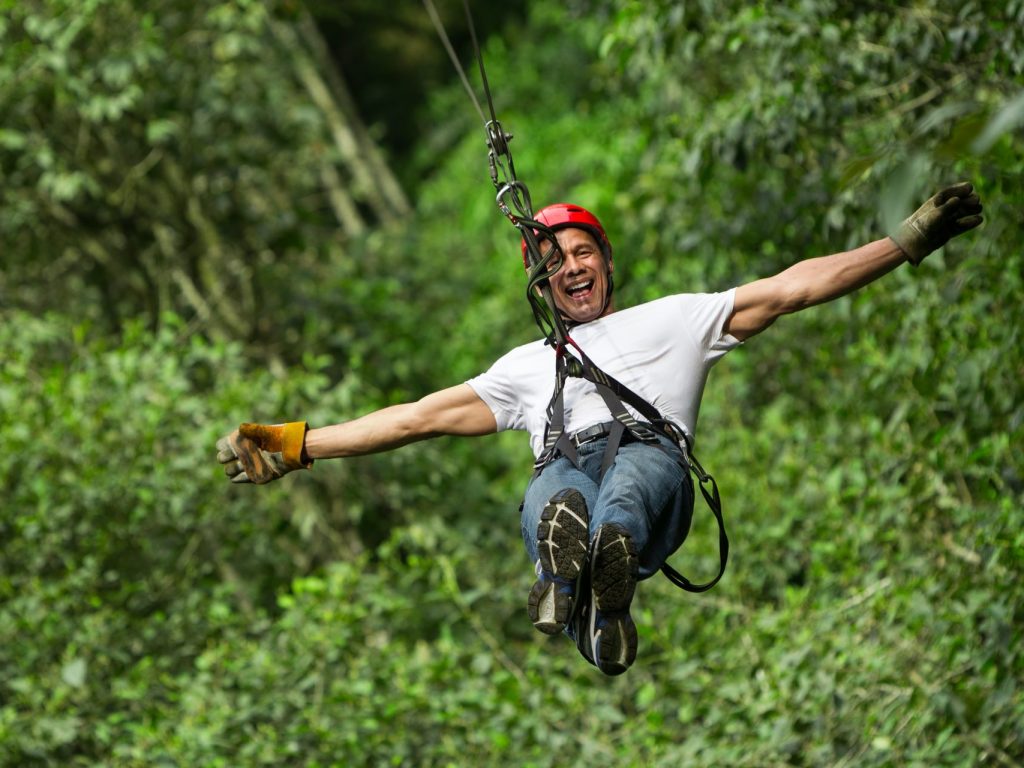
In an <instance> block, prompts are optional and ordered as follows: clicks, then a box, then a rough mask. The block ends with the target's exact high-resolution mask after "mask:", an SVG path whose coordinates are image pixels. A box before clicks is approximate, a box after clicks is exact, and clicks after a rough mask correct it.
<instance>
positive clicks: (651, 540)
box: [522, 437, 693, 579]
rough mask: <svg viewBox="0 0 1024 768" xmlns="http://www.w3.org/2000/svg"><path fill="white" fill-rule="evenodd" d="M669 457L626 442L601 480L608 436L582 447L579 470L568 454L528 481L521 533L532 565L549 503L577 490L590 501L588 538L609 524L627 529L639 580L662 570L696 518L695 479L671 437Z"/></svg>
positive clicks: (665, 440)
mask: <svg viewBox="0 0 1024 768" xmlns="http://www.w3.org/2000/svg"><path fill="white" fill-rule="evenodd" d="M659 439H660V440H661V442H662V444H663V445H665V446H668V447H670V452H669V453H666V452H665V451H663V450H661V449H660V448H658V447H657V446H654V445H647V444H646V443H641V442H628V443H624V444H623V445H620V446H619V452H618V454H617V455H616V457H615V463H614V464H613V465H612V466H611V467H610V468H609V469H608V472H607V474H605V477H604V480H603V481H599V480H598V476H599V474H600V472H601V459H602V458H603V457H604V449H605V446H606V445H607V444H608V438H602V439H600V440H594V441H593V442H590V443H584V444H583V445H581V446H580V447H579V461H580V469H577V468H576V467H574V466H573V464H572V462H571V461H569V460H568V459H567V458H565V457H564V456H559V457H558V458H557V459H556V460H555V461H553V462H551V463H550V464H548V465H547V467H545V469H544V471H543V472H541V474H540V476H539V477H534V478H532V479H531V480H530V483H529V485H528V486H527V488H526V497H525V498H524V499H523V510H522V532H523V542H524V543H525V544H526V552H527V554H528V555H529V557H530V563H531V564H533V563H536V562H537V524H538V523H539V522H540V515H541V512H542V511H543V510H544V506H545V505H546V504H547V503H548V500H549V499H550V498H551V497H552V496H554V495H555V494H556V493H557V492H558V491H560V490H562V489H563V488H575V489H576V490H578V491H579V492H580V493H582V494H583V497H584V498H585V499H586V500H587V510H588V511H589V512H590V535H591V536H593V535H594V533H596V532H597V529H598V526H601V525H604V524H605V523H618V524H620V525H621V526H623V527H624V528H625V529H626V530H627V531H628V532H629V535H630V536H631V537H632V538H633V543H634V544H636V548H637V552H639V553H640V578H641V579H647V578H650V577H651V576H653V575H654V574H655V573H657V572H658V569H660V568H661V566H662V564H663V563H664V562H665V561H666V560H667V559H668V558H669V557H670V556H671V555H672V553H673V552H675V551H676V550H677V549H679V546H680V545H681V544H682V543H683V540H684V539H685V538H686V534H687V533H689V530H690V521H691V519H692V518H693V480H692V479H691V478H690V473H689V471H687V470H686V469H684V468H683V467H681V466H680V465H679V462H678V461H677V457H678V455H679V451H678V448H676V446H675V445H674V444H673V443H672V441H671V440H669V439H668V438H664V437H661V438H659Z"/></svg>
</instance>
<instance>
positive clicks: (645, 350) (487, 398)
mask: <svg viewBox="0 0 1024 768" xmlns="http://www.w3.org/2000/svg"><path fill="white" fill-rule="evenodd" d="M735 293H736V290H735V289H732V290H729V291H724V292H722V293H683V294H677V295H674V296H666V297H664V298H661V299H656V300H655V301H651V302H648V303H646V304H641V305H639V306H637V307H631V308H629V309H624V310H621V311H618V312H613V313H611V314H610V315H605V316H604V317H602V318H599V319H597V320H594V321H592V322H589V323H585V324H583V325H579V326H576V327H575V328H573V329H572V330H570V331H569V336H570V337H571V338H572V339H573V340H574V341H575V342H576V343H577V344H579V346H580V348H581V349H582V350H583V351H584V352H585V353H586V354H587V356H588V357H589V358H590V359H591V360H593V361H594V363H595V364H596V365H597V366H598V367H599V368H601V369H602V370H603V371H605V372H606V373H608V374H609V375H611V376H613V377H614V378H616V379H618V380H619V381H620V382H622V383H623V384H624V385H626V386H627V387H629V388H630V389H631V390H633V391H634V392H636V394H638V395H640V397H642V398H643V399H644V400H646V401H647V402H649V403H650V404H651V405H653V406H654V407H655V408H657V409H658V411H660V412H661V414H662V416H664V417H665V418H667V419H670V420H672V421H674V422H675V423H677V424H679V425H680V426H682V427H683V428H684V429H685V430H686V431H687V433H688V434H689V435H691V436H693V435H694V433H695V430H696V426H697V412H698V411H699V409H700V399H701V396H702V395H703V394H704V384H705V382H706V381H707V377H708V372H709V371H710V370H711V366H712V365H714V364H715V363H716V362H718V360H719V359H721V357H722V356H723V355H724V354H725V353H726V352H728V351H729V350H730V349H732V348H733V347H735V346H736V345H737V344H739V343H740V342H739V340H738V339H737V338H735V337H734V336H732V335H730V334H727V333H725V332H724V331H723V328H724V326H725V323H726V321H727V320H728V319H729V317H730V316H731V315H732V310H733V303H734V300H735ZM466 383H467V384H469V386H471V387H472V388H473V390H474V391H475V392H476V393H477V395H479V396H480V399H482V400H483V401H484V402H485V403H486V404H487V406H488V407H489V408H490V409H491V412H492V413H493V414H494V420H495V421H496V422H497V424H498V431H502V430H506V429H522V430H526V431H528V432H529V433H530V445H531V447H532V448H533V452H534V455H535V456H539V455H540V453H541V451H542V450H543V447H544V428H545V426H546V425H547V406H548V402H549V401H550V400H551V395H552V393H553V391H554V387H555V353H554V350H552V349H551V347H549V346H546V345H545V344H544V342H543V340H538V341H535V342H532V343H530V344H524V345H523V346H521V347H516V348H515V349H513V350H512V351H511V352H509V353H507V354H506V355H504V356H502V357H501V358H500V359H498V361H497V362H495V363H494V365H492V366H491V367H490V369H489V370H488V371H487V372H486V373H483V374H481V375H480V376H477V377H475V378H473V379H470V380H469V381H468V382H466ZM631 410H632V409H631ZM634 415H638V414H636V413H635V412H634ZM610 419H611V414H610V413H609V412H608V407H607V406H606V405H605V403H604V400H603V399H601V395H600V394H598V392H597V389H596V387H594V385H593V384H591V383H590V382H589V381H585V380H583V379H579V378H574V377H570V378H569V379H567V380H566V383H565V425H566V429H567V431H569V432H576V431H578V430H581V429H585V428H586V427H589V426H592V425H594V424H599V423H601V422H605V421H609V420H610Z"/></svg>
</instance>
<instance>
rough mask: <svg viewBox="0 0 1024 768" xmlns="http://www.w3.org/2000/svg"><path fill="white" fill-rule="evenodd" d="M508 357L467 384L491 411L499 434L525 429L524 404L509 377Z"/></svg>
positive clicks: (501, 359)
mask: <svg viewBox="0 0 1024 768" xmlns="http://www.w3.org/2000/svg"><path fill="white" fill-rule="evenodd" d="M507 357H508V356H507V355H506V356H505V357H502V358H500V359H499V360H498V361H497V362H495V363H494V365H492V366H491V367H490V368H489V369H487V371H486V372H484V373H481V374H480V375H479V376H474V377H473V378H472V379H469V380H468V381H467V382H466V383H467V384H468V385H469V386H470V387H471V388H472V389H473V391H474V392H476V394H477V395H478V396H479V398H480V399H481V400H483V401H484V403H485V404H486V405H487V407H488V408H490V409H491V413H492V414H494V421H495V423H496V424H497V425H498V431H499V432H502V431H504V430H506V429H523V428H524V427H523V423H524V418H523V404H522V400H521V398H520V396H519V394H518V392H517V390H516V388H515V387H514V385H513V381H512V377H511V376H510V375H509V366H508V361H507V359H506V358H507Z"/></svg>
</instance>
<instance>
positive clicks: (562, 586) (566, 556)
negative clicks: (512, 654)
mask: <svg viewBox="0 0 1024 768" xmlns="http://www.w3.org/2000/svg"><path fill="white" fill-rule="evenodd" d="M589 525H590V517H589V515H588V514H587V502H586V500H585V499H584V498H583V494H581V493H580V492H579V491H577V490H576V489H575V488H566V489H564V490H562V491H559V492H558V493H556V494H555V495H554V496H552V497H551V500H550V501H549V502H548V503H547V505H546V506H545V507H544V511H543V512H542V513H541V516H540V523H538V525H537V555H538V558H539V559H538V560H537V581H536V583H535V584H534V585H533V588H532V589H531V590H530V597H529V600H528V601H527V610H528V612H529V614H530V621H532V622H533V626H535V627H536V628H537V629H538V630H540V631H541V632H543V633H544V634H546V635H557V634H558V633H560V632H561V631H562V630H564V629H565V625H566V624H567V623H568V621H569V619H570V617H571V616H572V613H573V605H574V604H575V602H576V590H577V586H578V584H577V582H578V581H579V577H580V574H581V573H582V572H583V566H584V565H585V564H586V562H587V536H588V534H589V530H590V529H589Z"/></svg>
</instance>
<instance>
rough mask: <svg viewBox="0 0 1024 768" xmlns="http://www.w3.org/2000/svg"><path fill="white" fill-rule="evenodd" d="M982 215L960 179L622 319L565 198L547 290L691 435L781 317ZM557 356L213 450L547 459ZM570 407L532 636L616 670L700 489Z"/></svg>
mask: <svg viewBox="0 0 1024 768" xmlns="http://www.w3.org/2000/svg"><path fill="white" fill-rule="evenodd" d="M981 211H982V206H981V203H980V200H979V198H978V195H977V194H975V193H974V191H973V187H972V186H971V185H970V184H969V183H966V182H963V183H960V184H956V185H954V186H951V187H948V188H946V189H944V190H942V191H941V192H939V193H938V194H936V195H935V196H934V197H932V198H931V199H929V200H928V201H927V202H926V203H925V204H924V205H923V206H922V207H921V208H920V209H918V210H917V211H916V212H915V213H914V214H913V215H912V216H910V218H908V219H907V220H906V221H904V222H903V224H902V225H901V226H900V227H899V229H898V230H897V231H896V232H895V233H894V234H893V235H892V237H885V238H882V239H880V240H876V241H874V242H872V243H868V244H867V245H863V246H861V247H859V248H855V249H854V250H852V251H847V252H843V253H837V254H833V255H831V256H823V257H819V258H812V259H807V260H804V261H800V262H798V263H797V264H795V265H793V266H791V267H789V268H788V269H786V270H784V271H782V272H780V273H779V274H777V275H775V276H774V277H769V278H765V279H762V280H757V281H754V282H752V283H748V284H746V285H742V286H740V287H738V288H734V289H731V290H729V291H726V292H723V293H718V294H678V295H673V296H667V297H664V298H662V299H658V300H655V301H652V302H648V303H646V304H642V305H640V306H638V307H633V308H630V309H625V310H621V311H616V308H615V304H614V299H613V273H614V262H613V260H612V248H611V244H610V242H609V241H608V238H607V235H606V233H605V231H604V228H603V227H602V226H601V224H600V222H599V221H598V219H597V218H596V217H595V216H594V215H593V214H591V213H590V212H589V211H586V210H585V209H583V208H580V207H579V206H574V205H568V204H557V205H553V206H548V207H547V208H545V209H543V210H542V211H541V212H540V213H539V214H538V215H537V220H538V221H539V222H540V223H542V224H544V225H546V226H548V227H549V228H550V229H551V231H552V232H553V233H554V236H555V238H556V239H557V241H558V245H559V246H560V249H561V251H562V253H563V255H564V260H563V263H562V266H561V268H560V269H559V271H558V272H557V273H556V274H555V275H553V276H552V277H551V278H550V285H551V290H552V294H553V296H554V300H555V303H556V305H557V307H558V309H559V311H560V312H561V314H562V317H563V320H564V321H565V324H566V325H567V326H568V327H570V328H571V335H572V338H573V341H574V342H575V343H576V344H578V345H579V348H580V349H582V350H583V351H584V352H585V353H586V355H587V356H588V357H589V358H590V359H591V360H593V361H594V362H595V363H596V364H597V365H598V366H600V368H601V369H602V370H603V371H605V372H607V373H608V374H610V375H611V376H613V377H615V378H616V379H617V380H619V381H620V382H621V383H622V384H624V385H625V386H626V387H628V388H629V389H630V390H632V391H634V392H636V393H637V394H638V395H639V396H640V397H641V398H643V399H645V400H646V401H647V402H649V403H650V404H651V405H653V406H654V408H656V409H657V410H658V411H659V412H660V413H661V414H662V416H663V417H665V418H666V419H669V420H671V421H672V422H674V423H676V424H678V425H679V426H680V427H681V428H682V430H683V431H684V432H685V433H687V435H688V436H690V437H692V435H693V434H694V430H695V427H696V420H697V412H698V409H699V405H700V398H701V395H702V393H703V389H704V384H705V381H706V379H707V375H708V372H709V370H710V368H711V366H712V365H714V363H715V362H717V361H718V360H719V359H721V357H722V356H723V355H724V354H725V353H726V352H727V351H728V350H730V349H732V348H733V347H735V346H736V345H738V344H739V343H741V342H742V341H744V340H746V339H748V338H750V337H751V336H754V335H756V334H758V333H760V332H761V331H763V330H764V329H765V328H767V327H768V326H770V325H771V324H772V323H773V322H775V320H777V319H778V318H779V317H781V316H782V315H786V314H790V313H793V312H797V311H799V310H801V309H805V308H807V307H811V306H814V305H816V304H821V303H824V302H827V301H831V300H832V299H835V298H838V297H840V296H843V295H845V294H847V293H850V292H851V291H854V290H856V289H857V288H860V287H861V286H863V285H866V284H867V283H870V282H871V281H873V280H876V279H878V278H879V277H881V276H882V275H884V274H886V273H888V272H890V271H892V270H893V269H895V268H896V267H897V266H899V265H900V264H902V263H903V262H904V261H910V262H911V263H912V264H914V265H915V266H916V265H918V264H919V263H920V262H921V260H922V259H923V258H924V257H925V256H927V255H928V254H929V253H931V252H932V251H933V250H935V249H937V248H939V247H941V246H942V245H944V244H945V243H946V242H947V241H948V240H949V239H950V238H951V237H954V236H955V235H958V234H961V233H963V232H966V231H968V230H969V229H972V228H974V227H976V226H978V225H979V224H980V223H981V221H982V216H981ZM524 249H525V245H524ZM552 360H553V352H552V350H551V349H550V348H549V347H548V346H546V345H545V344H544V343H543V342H542V341H537V342H534V343H532V344H526V345H524V346H521V347H518V348H516V349H514V350H512V351H511V352H509V353H508V354H506V355H504V356H503V357H502V358H501V359H499V360H498V361H497V362H496V363H495V364H494V365H493V366H492V367H491V368H490V369H489V370H488V371H487V372H486V373H484V374H482V375H480V376H477V377H475V378H473V379H471V380H469V381H468V382H466V383H464V384H459V385H457V386H454V387H451V388H449V389H444V390H441V391H439V392H435V393H433V394H430V395H427V396H426V397H424V398H423V399H421V400H419V401H418V402H415V403H405V404H401V405H394V406H391V407H388V408H384V409H382V410H379V411H376V412H373V413H370V414H367V415H365V416H362V417H361V418H358V419H355V420H353V421H350V422H346V423H343V424H335V425H333V426H328V427H322V428H319V429H307V426H306V424H305V422H294V423H291V424H285V425H257V424H243V425H242V426H241V427H240V428H239V430H236V431H235V432H232V433H231V434H230V435H228V436H226V437H224V438H222V439H221V440H220V441H219V442H218V445H217V447H218V451H219V452H218V460H219V461H220V462H221V463H223V464H224V465H225V467H224V469H225V472H226V474H227V475H228V476H229V477H230V478H231V480H232V482H235V483H238V482H256V483H265V482H269V481H271V480H274V479H277V478H279V477H281V476H282V475H284V474H286V473H287V472H290V471H292V470H294V469H299V468H304V467H305V468H308V467H309V466H311V465H312V462H313V461H314V460H316V459H328V458H341V457H347V456H359V455H363V454H369V453H376V452H380V451H386V450H391V449H394V448H399V447H401V446H403V445H407V444H409V443H412V442H415V441H418V440H424V439H426V438H430V437H435V436H438V435H466V436H470V435H485V434H490V433H493V432H496V431H499V430H504V429H521V430H526V431H528V432H529V434H530V440H531V444H532V446H533V449H534V453H535V454H536V455H537V456H538V457H540V456H541V455H542V453H544V448H545V445H544V443H545V432H546V429H547V427H548V413H549V411H548V405H549V399H550V398H551V392H552V384H553V382H552V375H551V374H552V371H553V370H554V365H553V364H552ZM562 412H563V415H564V425H565V430H566V432H567V433H568V434H570V435H571V436H572V437H571V440H570V442H571V443H572V446H573V448H574V450H572V449H570V450H569V451H563V452H558V453H556V455H552V456H548V457H545V458H548V459H550V460H549V461H547V463H545V464H544V465H543V466H542V468H541V469H540V471H538V472H537V473H535V475H534V477H533V478H532V479H531V480H530V482H529V484H528V486H527V489H526V494H525V498H524V502H523V510H522V533H523V539H524V543H525V545H526V549H527V552H528V554H529V557H530V561H531V563H533V564H534V567H535V570H536V574H537V580H536V582H535V583H534V585H533V587H532V588H531V591H530V595H529V599H528V612H529V615H530V618H531V620H532V621H533V623H534V626H536V627H537V629H538V630H540V631H542V632H545V633H547V634H557V633H560V632H562V631H566V632H567V633H568V634H569V635H570V636H571V637H574V639H575V640H576V644H577V647H578V648H579V650H580V652H581V653H582V654H583V656H584V657H585V658H586V659H587V660H588V661H590V662H591V663H592V664H594V665H595V666H597V667H598V668H599V669H600V670H601V671H602V672H604V673H605V674H609V675H616V674H620V673H622V672H624V671H625V670H626V669H627V668H628V667H629V666H630V665H631V664H632V662H633V661H634V659H635V657H636V650H637V632H636V627H635V625H634V623H633V620H632V618H631V616H630V613H629V608H630V603H631V601H632V598H633V594H634V591H635V588H636V584H637V582H638V581H640V580H643V579H645V578H648V577H649V576H651V575H653V574H654V573H656V572H657V571H658V569H659V568H660V567H661V566H662V564H663V563H664V562H665V561H666V560H667V559H668V557H669V556H670V555H671V554H672V553H673V552H674V551H675V550H676V549H677V548H678V547H679V545H680V544H681V543H682V541H683V539H684V538H685V537H686V534H687V532H688V529H689V524H690V518H691V516H692V511H693V500H694V489H693V483H692V480H691V478H690V474H689V471H688V469H687V465H686V462H685V461H681V460H680V457H681V448H680V446H679V445H677V444H675V443H674V442H673V441H672V440H669V439H668V438H667V437H663V436H659V437H658V438H657V439H656V440H655V441H651V440H647V441H642V440H638V439H630V435H629V434H627V435H625V437H624V438H623V440H622V443H621V445H619V446H617V448H616V450H615V453H614V462H611V463H610V465H609V462H606V461H604V460H603V459H604V456H603V454H604V450H605V447H606V446H607V443H608V440H609V433H610V432H611V431H612V430H611V427H610V424H611V423H610V422H609V418H610V413H609V409H608V406H607V404H606V402H605V400H603V399H602V397H601V396H600V394H599V393H598V392H597V391H596V389H595V387H594V385H593V384H592V383H591V382H588V381H585V380H583V379H579V378H570V379H568V380H567V382H566V384H565V389H564V408H563V411H562ZM567 454H575V455H567ZM602 465H604V466H602Z"/></svg>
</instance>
